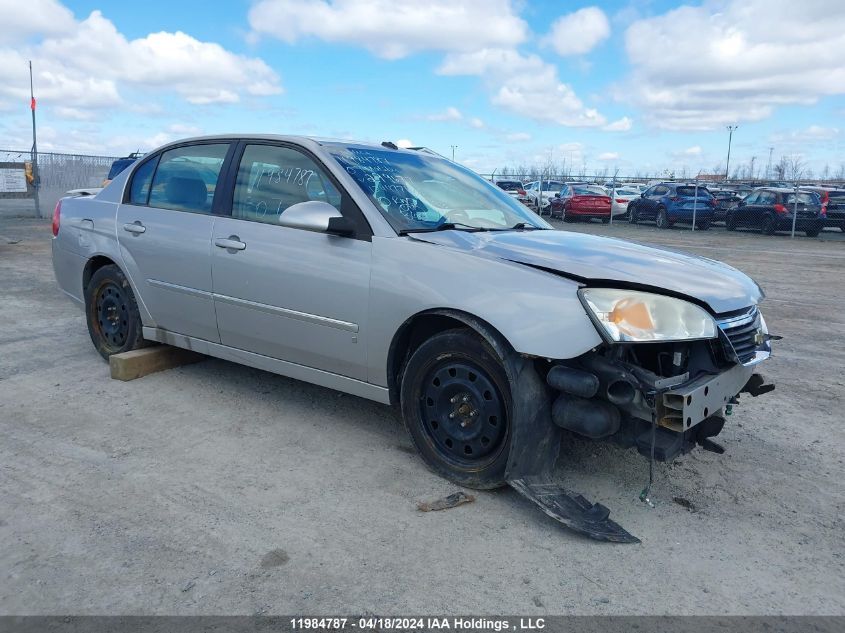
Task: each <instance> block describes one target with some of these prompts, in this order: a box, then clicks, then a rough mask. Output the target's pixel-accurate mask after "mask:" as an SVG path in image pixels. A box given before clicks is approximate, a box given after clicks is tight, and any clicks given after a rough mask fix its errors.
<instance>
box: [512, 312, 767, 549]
mask: <svg viewBox="0 0 845 633" xmlns="http://www.w3.org/2000/svg"><path fill="white" fill-rule="evenodd" d="M712 319H713V322H714V324H715V326H716V328H715V330H713V331H712V333H715V336H708V337H702V338H694V339H691V340H669V341H660V340H658V341H625V340H621V341H620V340H606V342H605V343H604V344H602V345H600V346H598V347H596V348H594V349H593V350H591V351H589V352H587V353H586V354H583V355H582V356H580V357H578V358H574V359H570V360H566V361H548V362H547V363H546V364H545V366H544V370H545V380H546V383H547V385H548V387H550V388H551V390H552V396H551V397H552V402H551V419H552V421H553V423H554V425H555V426H557V427H558V428H560V429H563V430H566V431H569V432H572V433H575V434H577V435H580V436H583V437H586V438H590V439H592V440H599V441H609V442H614V443H616V444H618V445H621V446H623V447H626V448H636V449H637V451H639V452H640V453H641V454H642V455H644V456H646V457H648V458H650V459H652V460H657V461H668V460H671V459H673V458H675V457H677V456H678V455H682V454H684V453H687V452H689V451H690V450H692V449H693V448H694V447H696V446H700V447H702V448H704V449H705V450H709V451H713V452H715V453H723V452H724V449H723V448H722V447H721V446H720V445H719V444H717V443H716V442H715V441H714V440H713V438H714V437H716V436H717V435H718V434H719V433H720V432H721V431H722V428H723V427H724V425H725V419H726V417H727V416H730V415H731V414H732V409H733V407H734V406H735V405H737V404H738V402H739V399H740V396H741V394H743V393H747V394H749V395H751V396H758V395H761V394H763V393H767V392H769V391H771V390H773V389H774V385H772V384H768V382H767V381H766V379H765V378H764V377H763V376H762V375H761V374H758V373H756V372H755V368H756V366H757V365H758V364H759V363H760V362H761V361H763V360H765V359H767V358H768V357H769V356H770V355H771V343H770V341H771V340H772V339H774V338H778V337H773V336H771V335H770V334H769V333H768V330H767V327H766V323H765V321H764V319H763V317H762V315H761V314H760V312H759V310H758V308H757V307H756V306H754V307H750V308H747V309H745V310H738V311H735V312H732V313H728V314H722V315H716V316H715V317H712ZM549 482H550V479H549V478H548V477H546V478H543V477H539V478H538V477H534V478H532V477H521V478H520V479H519V480H518V481H511V482H510V483H511V485H512V486H513V487H514V488H515V489H516V490H518V491H520V492H521V493H522V494H523V495H524V496H526V497H528V498H529V499H531V500H532V501H534V502H535V503H537V504H538V505H540V506H541V508H542V509H543V510H544V511H545V512H546V513H547V514H550V515H551V516H553V517H555V518H557V519H558V520H560V521H561V522H563V523H564V524H566V525H567V526H569V527H571V528H573V529H575V530H576V531H579V532H582V533H585V534H587V535H588V536H591V537H592V538H597V539H601V540H611V541H620V542H636V541H637V539H636V538H635V537H633V536H631V535H630V534H628V533H627V532H626V531H625V530H624V529H622V528H621V527H619V526H618V525H617V524H615V523H613V522H612V521H610V520H609V519H608V515H609V511H608V510H607V509H606V508H604V507H603V506H600V505H599V504H595V505H591V504H589V502H587V501H586V500H585V499H584V498H583V497H581V496H580V495H573V494H572V493H568V492H567V491H565V490H563V489H559V488H558V489H557V490H556V491H555V490H553V488H554V486H552V485H551V484H550V483H549ZM532 486H533V489H532ZM644 495H645V491H644ZM573 517H574V519H573Z"/></svg>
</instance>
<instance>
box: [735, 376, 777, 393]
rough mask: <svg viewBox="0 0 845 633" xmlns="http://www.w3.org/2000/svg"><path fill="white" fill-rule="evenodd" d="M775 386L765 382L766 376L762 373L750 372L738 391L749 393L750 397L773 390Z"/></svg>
mask: <svg viewBox="0 0 845 633" xmlns="http://www.w3.org/2000/svg"><path fill="white" fill-rule="evenodd" d="M774 390H775V386H774V384H772V383H767V382H766V377H765V376H763V374H751V378H749V379H748V382H746V383H745V386H744V387H743V388H742V389H741V390H740V393H748V394H751V397H752V398H756V397H757V396H762V395H763V394H764V393H769V392H770V391H774Z"/></svg>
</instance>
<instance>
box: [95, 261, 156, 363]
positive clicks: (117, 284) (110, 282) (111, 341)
mask: <svg viewBox="0 0 845 633" xmlns="http://www.w3.org/2000/svg"><path fill="white" fill-rule="evenodd" d="M85 315H86V320H87V322H88V333H89V334H90V335H91V342H92V343H94V347H95V348H96V349H97V351H98V352H99V354H100V356H102V357H103V358H105V359H106V360H108V358H109V356H111V355H112V354H120V353H121V352H128V351H129V350H133V349H138V348H139V347H143V346H144V344H145V342H144V339H143V337H142V334H141V327H142V325H141V315H140V313H139V312H138V305H137V304H136V303H135V294H134V293H133V292H132V287H131V286H130V285H129V280H128V279H126V276H125V275H124V274H123V271H122V270H120V268H118V267H117V266H115V265H109V266H103V267H102V268H100V269H99V270H97V272H95V273H94V274H93V275H92V277H91V281H89V282H88V286H87V287H86V288H85Z"/></svg>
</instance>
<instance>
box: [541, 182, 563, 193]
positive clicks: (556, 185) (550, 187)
mask: <svg viewBox="0 0 845 633" xmlns="http://www.w3.org/2000/svg"><path fill="white" fill-rule="evenodd" d="M562 188H563V183H562V182H558V181H557V180H544V181H543V191H560V190H561V189H562Z"/></svg>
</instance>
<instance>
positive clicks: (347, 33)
mask: <svg viewBox="0 0 845 633" xmlns="http://www.w3.org/2000/svg"><path fill="white" fill-rule="evenodd" d="M249 23H250V26H251V27H252V29H253V34H254V36H269V37H273V38H276V39H279V40H282V41H283V42H287V43H289V44H293V43H295V42H297V41H299V40H300V39H302V38H306V37H318V38H320V39H322V40H325V41H327V42H339V43H347V44H355V45H358V46H362V47H363V48H366V49H367V50H369V51H370V52H372V53H373V54H374V55H377V56H379V57H383V58H385V59H399V58H402V57H406V56H408V55H410V54H411V53H416V52H420V51H450V52H453V51H472V50H475V49H478V48H484V47H491V46H496V47H498V46H502V47H510V46H516V45H517V44H519V43H521V42H522V41H523V40H524V39H525V37H526V35H527V32H528V27H527V25H526V23H525V22H524V21H523V20H522V19H521V18H519V17H518V16H517V15H516V14H515V13H514V10H513V7H512V6H511V2H510V0H463V1H462V2H455V1H454V0H427V1H426V2H396V1H394V0H331V1H326V0H260V1H259V2H258V3H257V4H256V5H255V6H253V7H252V9H250V12H249Z"/></svg>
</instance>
